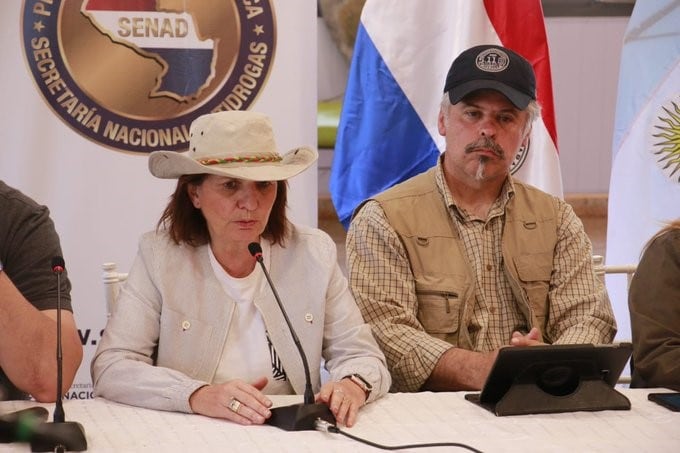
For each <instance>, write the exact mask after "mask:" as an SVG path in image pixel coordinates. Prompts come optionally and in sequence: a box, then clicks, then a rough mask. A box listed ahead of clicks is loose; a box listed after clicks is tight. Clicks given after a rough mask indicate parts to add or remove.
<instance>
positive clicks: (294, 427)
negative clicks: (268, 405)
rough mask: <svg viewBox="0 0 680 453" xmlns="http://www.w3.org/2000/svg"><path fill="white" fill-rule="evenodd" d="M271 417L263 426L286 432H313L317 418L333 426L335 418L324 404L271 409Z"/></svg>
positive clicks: (294, 405) (295, 405)
mask: <svg viewBox="0 0 680 453" xmlns="http://www.w3.org/2000/svg"><path fill="white" fill-rule="evenodd" d="M271 413H272V415H271V417H269V418H268V419H267V420H266V421H265V424H267V425H272V426H276V427H277V428H281V429H284V430H286V431H315V430H316V427H315V426H314V424H315V422H316V420H317V419H318V418H320V419H322V420H325V421H327V422H329V423H332V424H333V425H335V416H333V413H332V412H331V410H330V409H329V408H328V406H326V405H325V404H320V403H314V404H293V405H290V406H282V407H276V408H274V409H271Z"/></svg>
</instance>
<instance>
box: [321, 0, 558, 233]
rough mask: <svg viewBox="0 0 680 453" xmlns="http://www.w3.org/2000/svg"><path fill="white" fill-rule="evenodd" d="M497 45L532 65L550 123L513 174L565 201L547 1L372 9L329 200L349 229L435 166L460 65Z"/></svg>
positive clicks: (425, 1) (355, 60)
mask: <svg viewBox="0 0 680 453" xmlns="http://www.w3.org/2000/svg"><path fill="white" fill-rule="evenodd" d="M480 44H496V45H499V44H500V45H503V46H504V47H508V48H510V49H513V50H514V51H516V52H517V53H519V54H521V55H523V56H524V57H525V58H526V59H527V60H529V61H530V62H531V63H532V65H533V67H534V71H535V72H536V83H537V96H538V101H539V103H540V104H541V105H542V107H543V111H542V114H543V118H542V119H540V120H539V121H537V122H536V123H535V124H534V125H533V131H532V134H531V140H530V144H529V148H528V150H527V152H526V153H525V154H522V155H518V159H517V160H516V162H514V163H513V168H512V169H511V171H512V172H513V174H514V175H515V176H517V177H518V178H520V179H521V180H523V181H525V182H527V183H530V184H533V185H534V186H536V187H538V188H540V189H543V190H545V191H547V192H550V193H552V194H554V195H557V196H560V197H561V196H562V177H561V174H560V167H559V157H558V154H557V145H556V143H557V133H556V130H555V119H554V108H553V97H552V82H551V78H550V59H549V56H548V44H547V40H546V34H545V25H544V22H543V10H542V8H541V2H540V0H484V1H471V0H419V1H404V0H368V1H367V2H366V4H365V6H364V9H363V11H362V14H361V21H360V24H359V28H358V31H357V37H356V42H355V47H354V54H353V57H352V63H351V67H350V74H349V79H348V82H347V89H346V92H345V99H344V103H343V109H342V114H341V117H340V124H339V127H338V135H337V140H336V145H335V153H334V157H333V165H332V167H331V177H330V192H331V197H332V198H333V203H334V205H335V209H336V211H337V213H338V217H339V219H340V221H341V222H342V223H343V225H344V226H345V228H347V226H348V225H349V220H350V218H351V215H352V212H353V210H354V209H355V207H356V206H357V205H358V204H359V203H360V202H361V201H363V200H364V199H366V198H368V197H370V196H372V195H375V194H376V193H378V192H381V191H383V190H385V189H387V188H389V187H391V186H393V185H394V184H397V183H399V182H401V181H403V180H405V179H408V178H409V177H411V176H414V175H416V174H418V173H422V172H423V171H425V170H427V169H428V168H430V167H432V166H433V165H435V163H436V160H437V158H438V156H439V155H440V153H441V152H443V151H444V140H443V137H441V136H440V135H439V133H438V131H437V114H438V113H439V105H440V103H441V100H442V96H443V88H444V80H445V78H446V73H447V71H448V69H449V66H450V65H451V62H453V60H454V59H455V57H456V56H458V54H460V53H461V52H462V51H463V50H465V49H467V48H469V47H472V46H476V45H480Z"/></svg>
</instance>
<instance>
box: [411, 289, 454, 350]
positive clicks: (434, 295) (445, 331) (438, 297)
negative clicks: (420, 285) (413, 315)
mask: <svg viewBox="0 0 680 453" xmlns="http://www.w3.org/2000/svg"><path fill="white" fill-rule="evenodd" d="M416 295H417V296H418V320H419V321H420V323H421V324H422V326H423V328H424V329H425V331H426V332H427V333H429V334H430V335H432V336H433V337H435V338H439V339H440V340H444V341H447V342H449V343H451V344H454V345H455V344H456V343H457V342H458V340H457V338H458V328H459V317H460V298H459V297H458V293H455V292H448V291H436V290H420V291H416Z"/></svg>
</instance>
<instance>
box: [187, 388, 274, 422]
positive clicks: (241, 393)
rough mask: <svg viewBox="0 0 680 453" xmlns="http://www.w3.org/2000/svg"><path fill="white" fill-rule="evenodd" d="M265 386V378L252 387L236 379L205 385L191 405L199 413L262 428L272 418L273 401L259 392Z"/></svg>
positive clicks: (192, 397)
mask: <svg viewBox="0 0 680 453" xmlns="http://www.w3.org/2000/svg"><path fill="white" fill-rule="evenodd" d="M265 385H267V378H266V377H262V378H260V379H258V380H257V381H255V382H253V383H252V384H248V383H247V382H243V381H242V380H240V379H234V380H231V381H227V382H224V383H222V384H215V385H205V386H203V387H201V388H199V389H198V390H196V391H195V392H194V393H192V394H191V396H190V397H189V405H190V406H191V410H193V411H194V412H195V413H197V414H202V415H207V416H208V417H215V418H224V419H227V420H231V421H233V422H236V423H240V424H241V425H261V424H262V423H264V421H265V420H266V419H268V418H269V417H270V416H271V411H270V410H269V408H270V407H271V406H272V402H271V401H270V400H269V398H267V397H266V396H264V394H263V393H262V392H261V391H260V390H262V389H263V388H264V387H265Z"/></svg>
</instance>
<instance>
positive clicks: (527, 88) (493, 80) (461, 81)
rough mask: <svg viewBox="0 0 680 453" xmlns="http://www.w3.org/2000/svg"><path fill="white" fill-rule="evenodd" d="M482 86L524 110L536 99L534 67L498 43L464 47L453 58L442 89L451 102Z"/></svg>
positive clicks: (456, 101) (453, 102)
mask: <svg viewBox="0 0 680 453" xmlns="http://www.w3.org/2000/svg"><path fill="white" fill-rule="evenodd" d="M481 89H490V90H496V91H499V92H500V93H502V94H503V95H505V97H507V98H508V99H509V100H510V102H512V103H513V105H514V106H515V107H517V108H518V109H520V110H524V109H525V108H526V107H527V105H529V102H530V101H532V100H535V99H536V76H535V75H534V69H533V68H532V67H531V63H529V62H528V61H527V60H526V59H525V58H524V57H522V56H521V55H520V54H518V53H516V52H514V51H512V50H510V49H507V48H505V47H501V46H493V45H482V46H475V47H471V48H469V49H467V50H465V51H464V52H463V53H461V54H460V55H458V57H457V58H456V59H455V60H453V63H452V64H451V68H450V69H449V73H448V74H447V75H446V83H445V84H444V93H446V92H447V91H448V93H449V99H450V100H451V103H452V104H457V103H458V102H460V100H461V99H463V98H464V97H465V96H467V95H468V94H470V93H472V92H473V91H477V90H481Z"/></svg>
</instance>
